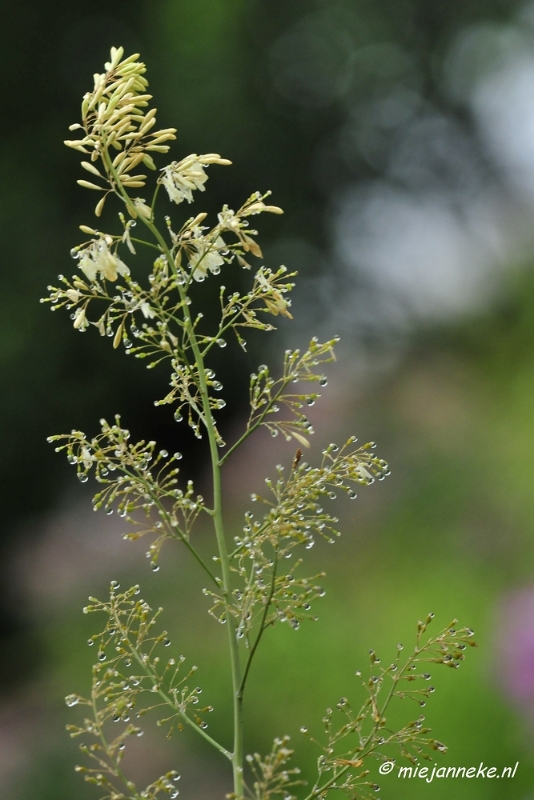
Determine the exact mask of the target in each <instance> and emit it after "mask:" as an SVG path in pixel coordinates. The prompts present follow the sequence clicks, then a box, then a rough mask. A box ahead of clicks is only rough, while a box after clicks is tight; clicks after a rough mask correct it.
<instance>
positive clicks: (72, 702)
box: [65, 694, 79, 708]
mask: <svg viewBox="0 0 534 800" xmlns="http://www.w3.org/2000/svg"><path fill="white" fill-rule="evenodd" d="M65 703H66V704H67V705H68V706H69V708H72V706H76V705H78V703H79V700H78V698H77V697H76V695H75V694H69V695H67V697H66V698H65Z"/></svg>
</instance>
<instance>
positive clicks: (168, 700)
mask: <svg viewBox="0 0 534 800" xmlns="http://www.w3.org/2000/svg"><path fill="white" fill-rule="evenodd" d="M113 616H114V618H115V623H116V625H117V628H119V629H120V630H122V631H123V632H124V637H125V638H127V634H128V632H127V631H126V630H124V628H123V627H122V624H121V620H120V618H119V616H118V615H117V614H114V615H113ZM128 646H129V648H130V653H131V654H132V655H133V657H134V658H135V660H136V661H137V663H138V664H139V666H140V667H141V669H142V670H143V672H144V673H145V675H147V676H148V677H149V678H150V679H151V680H152V681H153V682H154V684H155V685H158V683H159V680H160V679H159V678H158V676H157V675H155V674H154V673H153V672H152V671H151V670H149V669H147V667H146V664H145V662H144V661H143V659H142V658H141V656H140V655H139V653H138V652H137V650H136V649H135V647H134V646H133V645H132V644H131V643H130V642H128ZM158 694H159V696H160V697H161V698H162V700H164V701H165V704H166V705H168V706H170V707H171V708H172V709H173V710H174V711H176V712H177V714H179V715H180V717H181V718H182V719H183V721H184V722H185V723H186V724H187V725H189V727H190V728H193V730H195V731H196V732H197V733H199V734H200V736H202V737H203V738H204V739H206V741H207V742H209V743H210V744H211V745H213V747H215V749H216V750H218V751H219V752H220V753H222V754H223V755H224V756H226V758H231V757H232V754H231V753H229V752H228V750H227V749H226V748H225V747H223V746H222V744H219V742H217V741H216V740H215V739H212V737H211V736H210V735H209V733H206V731H205V730H203V729H202V728H201V727H200V726H199V725H197V724H196V723H194V722H193V720H192V719H190V718H189V717H188V716H187V714H186V713H185V712H184V711H182V709H181V708H180V706H179V705H178V704H176V703H173V701H172V699H171V698H170V697H168V695H166V694H165V692H164V691H163V690H162V689H161V688H160V689H158Z"/></svg>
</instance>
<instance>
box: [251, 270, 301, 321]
mask: <svg viewBox="0 0 534 800" xmlns="http://www.w3.org/2000/svg"><path fill="white" fill-rule="evenodd" d="M256 280H257V281H258V283H259V285H260V286H261V287H262V289H263V292H264V293H263V294H262V296H261V299H262V300H263V302H264V303H265V305H266V306H267V311H269V313H271V314H273V316H275V317H277V316H278V314H282V316H284V317H289V319H293V316H292V315H291V314H290V313H289V311H288V308H289V306H290V305H291V303H290V301H289V300H286V299H285V297H284V295H283V294H282V292H280V291H279V290H278V289H276V288H275V287H274V286H272V285H271V284H270V283H269V281H268V280H267V278H265V276H264V275H261V274H259V275H256Z"/></svg>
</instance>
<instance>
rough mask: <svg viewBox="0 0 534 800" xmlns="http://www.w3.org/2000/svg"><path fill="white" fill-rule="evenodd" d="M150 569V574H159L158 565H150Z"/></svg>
mask: <svg viewBox="0 0 534 800" xmlns="http://www.w3.org/2000/svg"><path fill="white" fill-rule="evenodd" d="M151 569H152V572H159V565H158V564H152V566H151Z"/></svg>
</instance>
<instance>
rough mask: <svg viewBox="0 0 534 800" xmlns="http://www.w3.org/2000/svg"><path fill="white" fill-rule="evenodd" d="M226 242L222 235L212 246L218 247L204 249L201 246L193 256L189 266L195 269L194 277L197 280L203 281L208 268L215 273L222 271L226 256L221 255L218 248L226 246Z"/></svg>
mask: <svg viewBox="0 0 534 800" xmlns="http://www.w3.org/2000/svg"><path fill="white" fill-rule="evenodd" d="M225 247H226V244H225V242H224V240H223V238H222V237H221V236H219V237H218V239H217V240H216V241H215V243H214V244H213V245H211V248H217V249H211V248H208V249H204V248H202V247H199V249H198V250H197V252H196V253H195V254H194V255H193V256H191V259H190V261H189V266H190V267H191V269H192V271H193V278H194V279H195V280H196V281H203V280H204V278H205V277H206V276H207V274H208V270H209V271H210V272H211V273H212V274H213V275H218V274H219V272H220V271H221V266H222V265H223V264H224V258H222V256H220V255H219V252H218V249H219V248H225Z"/></svg>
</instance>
